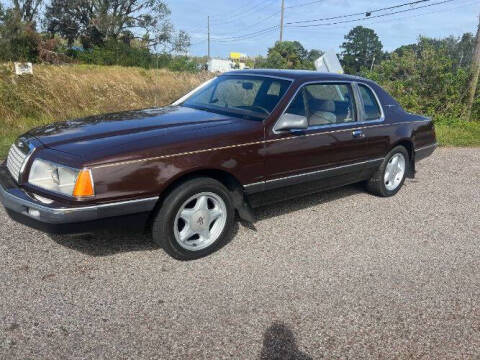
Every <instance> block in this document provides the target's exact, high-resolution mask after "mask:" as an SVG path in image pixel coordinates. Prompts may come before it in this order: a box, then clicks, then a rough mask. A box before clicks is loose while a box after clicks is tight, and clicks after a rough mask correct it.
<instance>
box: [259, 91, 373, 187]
mask: <svg viewBox="0 0 480 360" xmlns="http://www.w3.org/2000/svg"><path fill="white" fill-rule="evenodd" d="M359 105H360V104H359V102H358V95H357V92H356V90H355V88H354V84H352V83H351V82H345V81H338V82H313V83H306V84H304V85H303V86H302V87H300V88H299V90H298V91H297V93H296V94H295V95H294V97H293V98H292V101H291V102H290V104H289V105H288V106H287V108H286V110H285V113H289V114H295V115H300V116H306V117H307V119H308V128H307V129H304V130H295V129H292V130H289V131H281V132H278V131H275V130H274V127H273V128H272V130H271V131H270V132H269V134H268V135H267V138H266V146H265V153H266V174H267V176H266V180H267V182H266V188H267V189H272V188H276V187H281V186H285V185H291V184H296V183H299V182H303V181H310V180H316V179H321V178H330V177H332V176H333V177H334V176H337V175H343V174H346V173H355V172H359V171H360V170H361V169H362V168H363V167H364V166H366V165H368V164H369V156H368V149H367V147H368V146H367V143H368V141H367V137H366V136H365V134H364V133H363V130H362V128H361V127H360V126H359V125H358V121H359V119H361V118H360V116H359V110H360V108H359Z"/></svg>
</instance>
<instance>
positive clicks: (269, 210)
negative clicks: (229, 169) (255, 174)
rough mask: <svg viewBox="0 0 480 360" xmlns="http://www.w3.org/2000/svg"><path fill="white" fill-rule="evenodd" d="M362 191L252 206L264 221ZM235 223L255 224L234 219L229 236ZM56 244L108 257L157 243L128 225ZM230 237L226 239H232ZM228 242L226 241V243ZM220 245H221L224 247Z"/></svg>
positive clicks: (148, 248) (352, 187)
mask: <svg viewBox="0 0 480 360" xmlns="http://www.w3.org/2000/svg"><path fill="white" fill-rule="evenodd" d="M362 192H364V190H363V188H362V186H361V185H358V184H356V185H350V186H346V187H343V188H339V189H335V190H329V191H324V192H320V193H315V194H310V195H306V196H303V197H299V198H294V199H290V200H288V201H285V200H284V201H279V202H275V203H273V204H270V205H267V206H262V207H259V208H257V209H255V213H256V218H257V221H262V220H267V219H270V218H273V217H276V216H279V215H284V214H288V213H290V212H295V211H298V210H302V209H306V208H309V207H313V206H316V205H319V204H325V203H328V202H330V201H335V200H337V199H340V198H344V197H348V196H353V195H356V194H359V193H362ZM239 223H240V224H241V225H242V226H244V227H247V228H248V229H250V230H252V231H256V228H255V224H251V223H247V222H244V221H236V222H235V228H234V232H233V236H232V239H234V238H235V235H236V234H237V232H238V231H239ZM49 236H50V238H51V239H52V240H53V241H55V242H56V243H58V244H60V245H62V246H65V247H67V248H70V249H73V250H76V251H79V252H81V253H84V254H86V255H89V256H111V255H115V254H118V253H125V252H133V251H153V250H159V249H160V246H159V245H157V244H156V243H154V242H153V240H152V237H151V235H150V234H148V233H142V232H138V231H134V230H131V229H128V228H124V229H108V230H101V231H98V232H95V233H91V234H80V235H49ZM232 239H231V240H230V241H232ZM227 244H228V242H227ZM227 244H224V245H223V246H226V245H227Z"/></svg>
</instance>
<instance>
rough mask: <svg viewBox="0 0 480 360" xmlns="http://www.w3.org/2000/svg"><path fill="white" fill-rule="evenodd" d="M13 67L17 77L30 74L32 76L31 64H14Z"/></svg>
mask: <svg viewBox="0 0 480 360" xmlns="http://www.w3.org/2000/svg"><path fill="white" fill-rule="evenodd" d="M14 65H15V74H17V75H26V74H30V75H33V65H32V63H29V62H27V63H20V62H16V63H14Z"/></svg>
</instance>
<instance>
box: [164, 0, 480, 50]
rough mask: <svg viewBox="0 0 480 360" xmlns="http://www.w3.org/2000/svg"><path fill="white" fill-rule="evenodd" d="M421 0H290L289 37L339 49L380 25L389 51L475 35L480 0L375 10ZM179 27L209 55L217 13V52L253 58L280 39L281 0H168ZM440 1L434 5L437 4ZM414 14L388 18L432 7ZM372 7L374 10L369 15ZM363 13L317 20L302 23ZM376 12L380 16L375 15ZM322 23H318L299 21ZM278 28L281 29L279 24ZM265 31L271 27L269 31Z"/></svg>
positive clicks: (448, 0)
mask: <svg viewBox="0 0 480 360" xmlns="http://www.w3.org/2000/svg"><path fill="white" fill-rule="evenodd" d="M412 1H415V0H317V1H315V0H285V24H286V25H285V29H284V40H298V41H300V42H301V43H302V44H303V46H304V47H305V48H307V49H319V50H323V51H327V50H335V51H336V52H339V48H340V46H341V44H342V42H343V41H344V36H345V34H347V33H348V32H349V31H350V30H351V29H352V28H353V27H355V26H357V25H362V26H365V27H369V28H371V29H374V30H375V32H376V33H377V35H378V36H379V38H380V41H381V42H382V43H383V47H384V50H386V51H392V50H394V49H396V48H398V47H399V46H401V45H406V44H411V43H414V42H416V40H417V39H418V36H419V35H423V36H428V37H434V38H443V37H447V36H449V35H454V36H461V35H462V34H463V33H465V32H472V33H475V32H476V29H477V24H478V16H479V14H480V0H428V1H427V0H424V1H423V2H421V3H418V4H415V5H408V6H403V7H398V8H395V9H391V10H386V11H379V12H375V11H374V10H377V9H381V8H385V7H390V6H395V5H400V4H404V3H408V2H412ZM167 3H168V5H169V7H170V9H171V11H172V15H171V20H172V22H173V24H174V25H175V27H176V29H179V30H185V31H186V32H187V33H189V34H190V36H191V42H192V46H191V48H190V54H191V55H197V56H203V55H206V54H207V41H206V39H207V16H210V17H211V20H210V24H211V25H210V29H211V55H212V56H213V57H220V58H226V57H228V55H229V53H230V52H231V51H235V52H241V53H245V54H247V55H248V56H257V55H266V53H267V50H268V48H269V47H272V46H273V45H274V43H275V41H277V40H278V39H279V36H280V30H279V28H278V25H279V24H280V9H281V0H235V1H232V0H208V1H199V0H167ZM437 3H438V5H432V4H437ZM427 5H431V6H428V7H424V8H421V9H417V10H412V11H408V12H401V13H397V14H394V15H390V16H383V15H384V14H388V13H391V12H398V11H404V10H407V9H412V8H415V7H420V6H427ZM367 11H374V12H372V14H371V17H370V19H367V20H362V21H354V22H348V23H337V24H334V23H336V22H339V21H340V22H341V21H351V20H355V19H359V18H360V19H365V15H363V14H364V13H365V12H367ZM355 13H362V15H357V16H350V17H344V18H338V19H332V20H324V21H321V22H316V23H311V22H310V23H297V24H290V25H287V24H288V23H289V22H290V23H292V22H298V21H305V20H312V19H324V18H330V17H337V16H342V15H350V14H355ZM374 16H379V17H377V18H373V17H374ZM307 24H322V25H321V26H315V27H302V28H299V27H296V28H295V27H292V26H295V25H297V26H298V25H307ZM274 27H277V28H274ZM264 30H265V31H264Z"/></svg>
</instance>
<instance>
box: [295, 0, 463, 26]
mask: <svg viewBox="0 0 480 360" xmlns="http://www.w3.org/2000/svg"><path fill="white" fill-rule="evenodd" d="M452 1H455V0H444V1H439V2H436V3H432V4H428V5H423V6H417V7H415V8H412V9H405V10H398V11H394V12H390V13H387V14H381V15H375V16H369V17H363V18H357V19H352V20H342V21H336V22H330V23H322V24H308V25H294V24H296V23H295V22H290V23H287V26H288V27H289V28H303V27H319V26H330V25H338V24H345V23H352V22H357V21H365V20H370V19H375V18H381V17H385V16H392V15H396V14H401V13H406V12H409V11H415V10H418V9H423V8H427V7H431V6H436V5H442V4H446V3H449V2H452ZM362 14H364V13H362ZM297 23H298V22H297ZM292 24H293V25H292Z"/></svg>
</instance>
